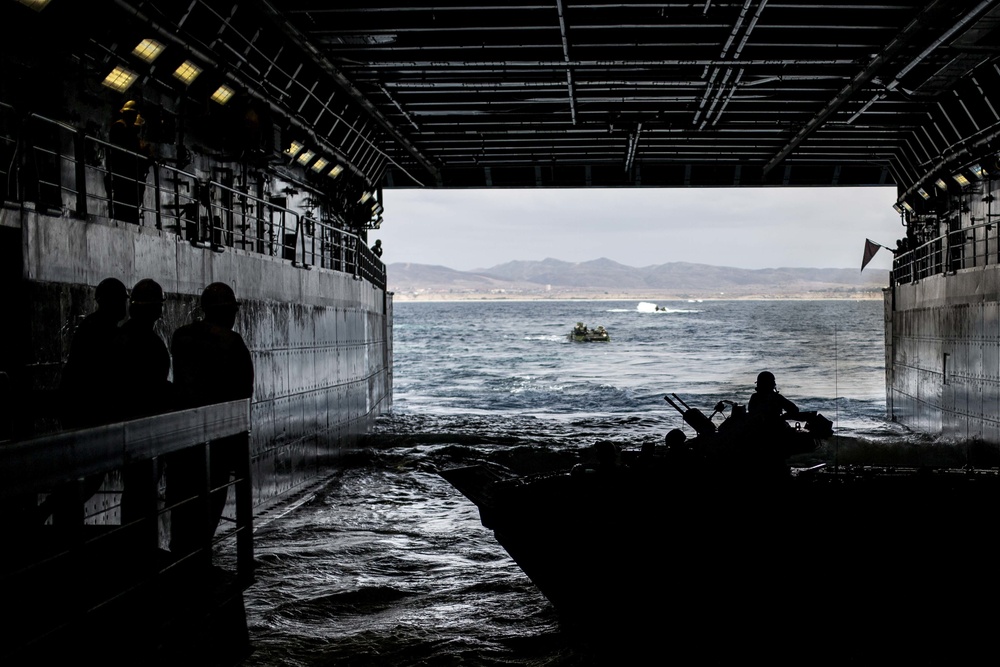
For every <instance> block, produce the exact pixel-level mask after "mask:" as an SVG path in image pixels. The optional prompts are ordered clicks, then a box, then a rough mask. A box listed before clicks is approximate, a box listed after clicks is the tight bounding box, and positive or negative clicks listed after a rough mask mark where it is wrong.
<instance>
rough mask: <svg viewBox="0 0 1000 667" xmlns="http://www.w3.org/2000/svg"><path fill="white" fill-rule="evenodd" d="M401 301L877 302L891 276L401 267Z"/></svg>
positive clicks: (396, 271) (600, 264)
mask: <svg viewBox="0 0 1000 667" xmlns="http://www.w3.org/2000/svg"><path fill="white" fill-rule="evenodd" d="M387 271H388V285H389V290H390V291H392V292H394V293H395V295H396V297H395V298H396V299H397V300H400V301H407V300H413V299H424V300H431V299H479V298H508V299H519V298H523V299H528V298H530V299H538V298H549V299H567V298H580V299H583V298H625V299H633V298H659V299H668V298H878V297H881V290H882V288H883V287H885V286H887V285H888V282H889V276H888V273H889V272H888V271H886V270H884V269H883V270H879V269H867V270H866V271H864V272H863V273H862V272H860V271H859V270H858V269H815V268H773V269H739V268H734V267H725V266H712V265H708V264H691V263H688V262H669V263H667V264H659V265H655V266H645V267H639V268H636V267H631V266H626V265H624V264H619V263H618V262H614V261H612V260H610V259H606V258H600V259H595V260H592V261H589V262H564V261H561V260H557V259H551V258H550V259H545V260H542V261H514V262H507V263H505V264H500V265H497V266H494V267H491V268H486V269H476V270H474V271H456V270H454V269H450V268H447V267H444V266H432V265H426V264H406V263H396V264H390V265H389V266H388V267H387Z"/></svg>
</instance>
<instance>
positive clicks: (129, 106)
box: [121, 100, 139, 113]
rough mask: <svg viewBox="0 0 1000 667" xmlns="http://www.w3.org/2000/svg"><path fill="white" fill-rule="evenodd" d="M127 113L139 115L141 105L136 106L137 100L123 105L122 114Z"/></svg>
mask: <svg viewBox="0 0 1000 667" xmlns="http://www.w3.org/2000/svg"><path fill="white" fill-rule="evenodd" d="M126 111H135V112H137V113H138V111H139V105H138V104H136V102H135V100H129V101H128V102H126V103H125V104H123V105H122V108H121V113H125V112H126Z"/></svg>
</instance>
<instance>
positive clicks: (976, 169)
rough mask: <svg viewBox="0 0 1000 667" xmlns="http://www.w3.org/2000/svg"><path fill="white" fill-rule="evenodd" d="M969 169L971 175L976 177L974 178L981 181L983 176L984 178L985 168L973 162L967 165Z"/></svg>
mask: <svg viewBox="0 0 1000 667" xmlns="http://www.w3.org/2000/svg"><path fill="white" fill-rule="evenodd" d="M969 171H970V172H972V175H973V176H975V177H976V180H979V181H981V180H983V179H984V178H986V170H985V169H983V168H982V166H981V165H978V164H974V165H972V166H971V167H969Z"/></svg>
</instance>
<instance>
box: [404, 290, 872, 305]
mask: <svg viewBox="0 0 1000 667" xmlns="http://www.w3.org/2000/svg"><path fill="white" fill-rule="evenodd" d="M389 294H391V295H392V297H393V302H394V303H449V302H475V303H489V302H496V301H506V302H511V303H515V302H526V301H559V302H562V301H647V302H680V303H695V304H697V303H704V302H707V301H713V302H714V301H881V300H882V298H883V297H882V295H881V294H879V295H875V294H867V293H866V294H857V295H852V296H824V295H816V294H809V293H805V294H784V295H772V294H751V295H733V296H717V297H687V296H685V297H680V296H648V295H644V296H632V295H616V296H608V295H600V296H599V295H581V296H551V297H549V296H524V295H520V296H506V295H495V296H494V295H484V294H479V295H472V294H470V295H446V294H440V293H434V294H426V295H416V296H414V295H411V294H399V293H396V292H392V291H390V292H389Z"/></svg>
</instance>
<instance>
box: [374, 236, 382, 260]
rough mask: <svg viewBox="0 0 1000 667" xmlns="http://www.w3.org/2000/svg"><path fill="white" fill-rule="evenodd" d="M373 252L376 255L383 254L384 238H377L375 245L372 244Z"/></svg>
mask: <svg viewBox="0 0 1000 667" xmlns="http://www.w3.org/2000/svg"><path fill="white" fill-rule="evenodd" d="M372 253H374V255H375V256H376V257H381V256H382V239H375V245H373V246H372Z"/></svg>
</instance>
